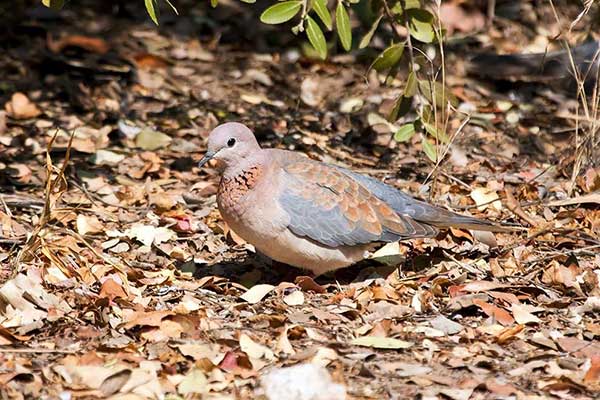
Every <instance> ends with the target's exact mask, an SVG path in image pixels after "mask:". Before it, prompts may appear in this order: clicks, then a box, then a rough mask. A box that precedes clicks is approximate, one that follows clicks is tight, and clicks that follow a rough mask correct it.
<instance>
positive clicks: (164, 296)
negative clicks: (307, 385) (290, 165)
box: [0, 1, 600, 400]
mask: <svg viewBox="0 0 600 400" xmlns="http://www.w3.org/2000/svg"><path fill="white" fill-rule="evenodd" d="M73 3H75V2H73ZM456 3H458V2H456ZM110 4H113V3H110ZM536 4H537V2H536V3H531V4H530V3H527V2H524V3H523V7H525V10H526V12H523V13H521V14H520V18H517V19H509V18H505V17H501V16H497V17H496V18H495V19H494V21H493V23H492V24H491V25H487V27H486V28H485V29H482V30H481V31H479V32H472V31H468V29H467V28H465V27H464V26H460V24H457V26H456V27H455V28H454V29H455V33H454V35H453V36H451V38H450V40H449V43H448V46H447V48H446V60H447V67H446V74H447V82H448V86H449V87H450V88H451V91H452V94H453V95H454V96H456V97H457V99H458V100H459V103H460V105H459V107H458V109H457V110H456V111H455V112H452V113H451V117H450V120H449V133H452V134H453V142H452V146H451V147H450V148H449V150H448V154H447V156H446V157H445V158H444V159H443V161H442V162H441V163H439V165H434V164H433V163H432V162H431V161H429V159H428V158H427V157H426V156H425V155H424V153H423V150H422V146H421V139H420V136H419V135H416V136H415V137H413V139H411V140H410V141H408V142H396V141H394V139H393V134H394V131H395V130H397V129H398V127H399V126H400V125H401V124H402V121H399V122H397V123H395V124H390V123H385V122H382V120H383V117H385V116H386V115H387V113H388V112H389V110H390V109H391V107H392V106H393V102H394V99H395V98H396V96H397V95H398V93H399V92H400V90H401V88H402V87H403V85H404V80H403V79H404V78H405V74H403V73H400V74H399V75H398V77H397V78H396V79H392V80H390V81H389V82H387V84H384V80H385V79H384V78H385V77H383V76H380V75H378V74H377V73H376V72H375V71H368V65H369V60H372V58H373V56H374V54H377V51H378V50H377V48H376V49H374V51H375V52H374V53H371V52H372V51H373V50H366V51H362V52H359V51H356V52H352V53H349V54H346V53H338V54H335V53H334V54H332V56H331V57H330V58H329V59H328V60H327V61H325V62H320V61H315V60H312V59H310V58H307V57H305V56H304V55H303V53H302V50H301V49H302V43H301V40H300V39H298V38H296V37H294V36H293V35H292V34H291V33H289V32H287V31H286V29H284V28H277V27H276V28H272V27H266V26H264V25H261V24H260V23H259V22H258V18H257V16H256V13H250V12H248V7H251V6H250V5H246V4H243V3H237V2H235V3H234V2H233V1H229V2H223V4H222V5H221V6H219V7H218V8H217V9H215V10H211V9H209V8H208V7H207V6H206V5H204V4H202V5H197V4H194V5H193V6H190V7H189V8H185V7H182V8H181V10H180V14H181V15H180V16H173V15H170V13H168V12H167V11H166V10H165V12H164V13H163V15H162V16H161V26H160V28H156V27H155V26H154V25H153V24H152V23H151V22H150V20H149V19H148V17H147V16H146V15H145V14H144V11H143V8H142V6H143V4H139V5H133V4H131V5H127V6H121V7H120V8H119V7H118V5H117V4H116V3H115V4H114V8H113V9H108V7H106V9H100V7H99V6H98V8H95V7H93V6H89V4H87V6H86V4H85V3H84V4H83V5H81V4H71V3H69V4H68V5H67V7H66V8H65V9H64V10H63V11H61V12H60V13H59V14H55V13H52V12H48V11H47V10H45V9H44V8H42V7H34V6H29V5H27V6H25V8H23V9H20V12H19V13H21V12H22V14H23V15H21V16H20V18H17V17H14V18H9V17H4V18H3V21H7V23H6V25H5V26H4V27H2V28H0V49H1V51H2V56H1V57H0V74H1V78H0V104H1V105H2V108H3V109H4V111H3V112H2V111H0V269H1V280H2V286H1V287H0V361H1V363H0V393H1V395H2V398H12V399H23V398H35V399H46V398H47V399H56V398H61V399H70V398H108V397H110V398H121V399H137V398H156V399H162V398H170V399H177V398H207V399H229V398H232V399H254V398H261V396H263V398H266V397H264V396H266V395H267V394H268V393H267V392H265V390H266V388H267V387H269V385H277V382H274V381H272V380H273V379H275V378H274V377H273V375H269V372H272V371H274V370H275V369H276V368H280V367H286V366H292V365H297V364H307V363H310V364H313V365H317V366H322V367H325V368H326V370H327V371H328V375H327V378H329V377H330V378H331V380H332V381H333V382H335V383H337V384H341V385H342V387H343V390H344V391H345V392H346V393H347V398H349V399H409V398H422V399H436V398H443V399H447V398H449V399H456V400H460V399H465V400H466V399H488V398H490V399H542V398H564V399H573V398H576V399H592V398H594V397H595V396H597V395H598V392H599V390H600V342H599V341H598V339H599V337H600V320H599V318H598V315H600V314H599V311H600V288H599V284H598V280H599V277H600V207H599V204H600V192H599V190H600V162H599V161H598V160H600V154H599V152H598V149H591V151H588V153H587V154H588V158H587V159H585V157H584V158H583V162H581V163H578V162H579V161H582V155H581V154H582V153H581V148H580V147H579V146H580V144H581V143H582V140H583V139H584V138H585V137H586V135H589V130H590V129H593V128H590V127H593V126H595V125H594V123H592V122H590V120H589V119H586V118H585V113H584V109H583V107H582V106H581V105H578V104H580V103H578V101H577V99H576V98H575V97H574V96H573V94H572V93H570V92H568V91H565V90H564V88H562V87H557V86H555V85H549V84H548V83H547V82H546V83H539V82H538V83H531V82H507V81H503V82H492V81H490V80H481V79H477V78H476V77H473V76H469V75H467V74H466V73H465V69H466V68H465V60H466V58H465V56H466V55H468V54H471V53H472V52H473V51H476V50H477V49H479V50H481V49H483V48H484V47H486V48H487V49H489V50H493V51H496V52H502V53H510V52H519V51H525V52H530V51H535V50H536V49H540V48H541V49H542V51H543V49H544V48H545V47H546V45H547V44H548V43H549V42H550V41H551V40H550V39H552V38H553V37H555V36H556V32H559V31H561V30H562V29H565V27H567V28H568V25H569V23H570V22H571V21H573V20H574V19H575V18H576V16H577V14H578V13H579V12H580V11H581V9H579V8H578V6H577V5H576V4H571V3H569V4H568V5H565V4H562V3H560V4H559V6H560V7H558V10H559V11H560V13H562V14H561V16H562V18H563V19H562V21H563V23H562V24H558V23H557V22H556V20H555V19H554V16H553V13H552V10H551V7H550V6H549V5H548V4H546V3H544V6H543V7H541V6H540V7H539V8H536V7H537V6H536ZM528 7H529V8H528ZM3 12H5V13H6V12H11V11H10V10H8V11H7V10H4V11H3ZM473 12H475V11H473ZM17 14H18V13H17ZM478 16H480V17H482V15H479V14H478ZM591 18H592V17H591V16H589V15H587V16H585V17H584V19H583V20H582V22H580V23H579V24H578V25H577V26H576V28H575V29H574V30H573V33H572V34H571V36H569V39H570V40H572V41H573V43H575V42H577V41H579V40H582V39H583V38H584V36H585V34H586V33H589V31H590V29H589V28H586V27H589V26H590V24H591V22H590V21H591ZM532 26H535V27H537V28H532ZM357 29H359V28H357ZM461 29H462V30H463V31H465V30H467V31H466V32H461ZM380 42H381V45H382V46H383V40H381V41H380ZM482 43H483V44H482ZM484 44H485V46H484ZM552 45H556V43H554V44H552ZM375 47H377V44H376V45H375ZM382 48H383V47H382ZM382 48H381V49H382ZM381 49H379V51H380V50H381ZM589 108H590V110H592V111H593V112H590V114H591V115H592V116H593V115H595V114H594V113H595V110H596V109H597V108H598V107H594V104H593V102H591V103H590V107H589ZM410 118H414V114H409V115H408V116H407V117H405V121H410ZM592 119H593V118H592ZM225 121H241V122H244V123H246V124H247V125H248V126H250V127H251V128H252V129H253V130H254V131H255V133H256V135H257V137H258V139H259V141H260V143H261V144H262V145H263V146H266V147H278V148H286V149H292V150H296V151H301V152H304V153H306V154H307V155H308V156H310V157H311V158H314V159H318V160H322V161H326V162H332V163H337V164H340V165H343V166H346V167H349V168H352V169H354V170H356V171H358V172H361V173H364V174H368V175H371V176H373V177H376V178H378V179H380V180H383V181H385V182H386V183H388V184H391V185H393V186H396V187H398V188H401V189H402V190H405V191H406V192H409V193H411V194H413V195H415V196H417V197H420V198H423V199H427V200H429V201H431V202H433V203H435V204H438V205H441V206H443V207H447V208H449V209H452V210H454V211H457V212H461V213H466V214H470V215H473V216H477V217H481V218H487V219H490V220H494V221H498V222H504V223H509V224H513V225H518V226H522V227H523V228H524V229H523V230H522V231H519V232H515V233H501V234H495V235H493V236H492V235H484V236H482V235H481V234H478V233H474V232H469V231H461V230H450V231H445V232H442V233H441V234H440V235H439V236H438V237H436V238H435V239H418V240H413V241H410V242H401V243H399V244H392V245H389V246H386V247H385V248H384V250H383V251H380V252H378V253H376V254H375V259H370V260H366V261H364V262H361V263H360V264H359V265H356V266H353V267H351V268H347V269H344V270H340V271H337V272H335V273H332V274H329V275H325V276H322V277H318V278H317V279H316V280H315V281H314V280H312V279H307V278H302V275H304V273H303V271H300V270H296V269H293V268H291V267H287V266H281V265H278V264H276V265H273V263H272V262H271V261H270V260H268V259H266V258H264V257H262V256H261V255H259V254H256V253H255V251H254V248H253V247H252V246H251V245H250V244H248V243H245V242H244V241H243V240H242V239H241V238H239V237H238V236H237V235H236V234H235V233H234V232H232V231H230V230H229V229H228V227H227V226H226V224H225V223H224V222H223V221H222V219H221V218H220V215H219V213H218V211H217V210H216V204H215V195H216V190H217V186H218V182H219V178H218V176H217V173H216V171H214V170H211V169H210V168H201V169H200V168H198V167H197V166H196V165H197V162H198V161H199V160H200V158H201V157H202V154H203V152H204V150H205V149H206V147H205V142H206V137H207V135H208V133H209V132H210V130H211V129H212V128H214V127H215V126H216V125H218V124H219V123H221V122H225ZM465 122H466V123H465ZM596 124H597V122H596ZM463 125H464V126H463ZM595 129H598V128H597V127H596V128H595ZM73 132H75V135H74V138H73V140H72V143H71V145H70V148H69V140H70V139H69V138H70V135H71V134H72V133H73ZM454 133H456V135H454ZM53 138H54V140H53ZM590 154H591V156H589V155H590ZM574 168H575V169H576V171H578V172H579V173H578V174H576V177H575V178H574V177H573V175H574V174H573V170H574ZM329 384H331V383H329ZM280 385H281V384H280ZM300 398H301V397H298V399H300ZM328 398H331V399H333V397H328V396H327V395H326V394H325V395H324V397H322V399H328ZM596 398H597V397H596Z"/></svg>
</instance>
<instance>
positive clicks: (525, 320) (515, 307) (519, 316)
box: [510, 303, 542, 325]
mask: <svg viewBox="0 0 600 400" xmlns="http://www.w3.org/2000/svg"><path fill="white" fill-rule="evenodd" d="M510 311H511V312H512V314H513V317H514V318H515V321H517V324H523V325H526V324H530V323H536V324H539V323H541V322H542V321H541V320H540V319H539V318H538V317H536V316H535V315H533V314H531V311H541V310H540V309H538V308H537V307H528V306H527V305H525V304H518V303H513V304H511V305H510Z"/></svg>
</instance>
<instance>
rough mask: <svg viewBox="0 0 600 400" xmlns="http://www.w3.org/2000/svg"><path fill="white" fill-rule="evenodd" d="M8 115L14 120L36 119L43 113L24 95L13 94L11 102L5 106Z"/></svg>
mask: <svg viewBox="0 0 600 400" xmlns="http://www.w3.org/2000/svg"><path fill="white" fill-rule="evenodd" d="M4 109H5V110H6V112H7V114H8V115H9V116H10V117H12V118H14V119H28V118H35V117H37V116H38V115H40V114H41V113H42V112H41V111H40V109H39V108H38V107H37V106H36V105H35V103H33V102H32V101H31V100H29V98H27V96H25V95H24V94H23V93H20V92H17V93H13V95H12V97H11V98H10V101H7V102H6V104H5V105H4Z"/></svg>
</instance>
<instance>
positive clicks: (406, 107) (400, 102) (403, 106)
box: [388, 96, 412, 122]
mask: <svg viewBox="0 0 600 400" xmlns="http://www.w3.org/2000/svg"><path fill="white" fill-rule="evenodd" d="M411 105H412V97H406V96H398V98H397V99H396V104H394V108H393V109H392V111H391V112H390V115H389V116H388V120H390V121H392V122H395V121H397V120H398V118H400V117H403V116H405V115H406V114H408V112H409V111H410V106H411Z"/></svg>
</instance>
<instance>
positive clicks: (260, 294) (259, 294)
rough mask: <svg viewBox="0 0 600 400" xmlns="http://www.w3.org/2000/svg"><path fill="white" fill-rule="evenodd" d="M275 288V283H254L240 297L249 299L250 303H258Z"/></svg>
mask: <svg viewBox="0 0 600 400" xmlns="http://www.w3.org/2000/svg"><path fill="white" fill-rule="evenodd" d="M273 289H275V286H273V285H267V284H260V285H254V286H252V287H251V288H250V289H248V290H247V291H246V293H244V294H243V295H241V296H240V299H242V300H245V301H247V302H248V303H250V304H256V303H258V302H260V301H261V300H262V299H263V298H264V297H265V296H266V295H268V294H269V293H271V291H272V290H273Z"/></svg>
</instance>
